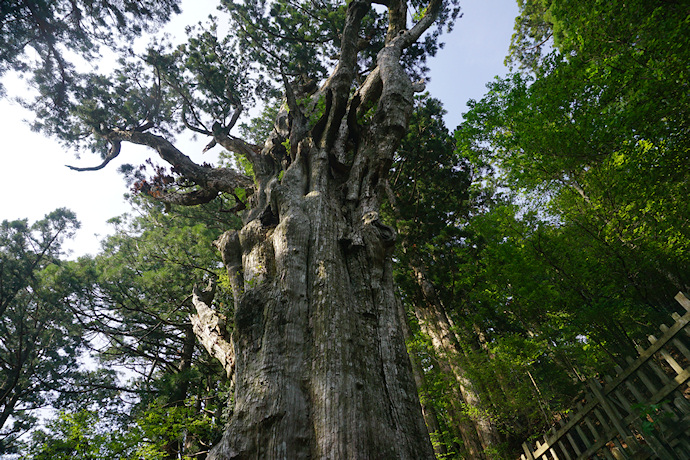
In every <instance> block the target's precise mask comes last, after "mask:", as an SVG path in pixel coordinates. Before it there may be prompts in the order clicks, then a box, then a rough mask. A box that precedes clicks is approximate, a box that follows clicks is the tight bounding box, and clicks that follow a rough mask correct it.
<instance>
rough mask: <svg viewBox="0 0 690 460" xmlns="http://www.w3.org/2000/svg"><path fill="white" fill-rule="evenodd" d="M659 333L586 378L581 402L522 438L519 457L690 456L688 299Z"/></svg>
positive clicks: (684, 458) (534, 459)
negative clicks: (634, 354) (610, 371)
mask: <svg viewBox="0 0 690 460" xmlns="http://www.w3.org/2000/svg"><path fill="white" fill-rule="evenodd" d="M676 300H677V301H678V303H680V304H681V305H682V306H683V307H684V308H685V310H686V311H685V314H684V315H683V316H680V315H678V314H676V313H674V314H673V319H674V320H675V323H674V324H673V326H671V327H667V326H666V325H662V326H661V327H660V329H661V337H659V338H657V337H655V336H653V335H650V336H649V341H650V342H651V346H650V347H649V348H647V349H646V350H645V349H642V348H639V349H638V351H639V352H640V356H639V357H638V358H637V359H632V358H628V360H627V361H628V366H627V368H626V369H622V368H621V367H620V366H616V368H615V370H616V376H615V377H614V378H611V377H608V376H607V377H606V378H604V385H603V386H602V385H601V383H600V382H599V381H598V380H590V381H589V382H588V384H589V392H588V394H587V396H586V400H585V401H586V402H585V403H584V404H580V405H578V407H577V410H575V411H574V414H573V415H572V416H570V417H569V418H566V419H564V420H562V421H561V422H560V423H559V425H558V426H556V427H553V428H552V429H551V431H549V433H547V434H546V435H545V436H544V437H543V439H542V440H541V441H539V440H538V441H536V443H535V444H532V443H524V444H523V445H522V448H523V450H524V452H525V453H524V454H523V455H521V459H522V460H537V459H538V460H575V459H613V460H619V459H635V460H637V459H639V460H643V459H647V458H660V459H663V460H666V459H669V460H671V459H678V460H688V459H690V381H689V378H690V351H688V348H690V325H689V324H688V323H689V322H690V300H688V298H687V297H685V296H684V295H683V294H682V293H680V292H679V293H678V295H677V296H676Z"/></svg>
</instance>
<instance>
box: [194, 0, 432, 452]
mask: <svg viewBox="0 0 690 460" xmlns="http://www.w3.org/2000/svg"><path fill="white" fill-rule="evenodd" d="M398 6H399V7H400V8H403V7H402V6H400V5H398ZM369 7H370V5H369V4H367V3H364V2H352V3H350V6H349V7H348V12H347V20H346V25H345V29H344V30H343V46H342V53H341V56H340V61H339V64H338V66H337V67H336V69H335V70H334V73H333V74H332V76H331V78H330V79H329V80H328V81H327V82H326V83H325V84H324V85H323V86H322V88H321V89H320V90H319V91H318V92H317V93H316V94H314V95H311V96H310V101H311V102H310V103H309V104H307V107H303V106H301V105H299V104H298V102H297V101H298V100H297V98H296V96H295V94H294V92H293V89H292V88H291V86H290V85H289V83H287V81H286V87H287V102H286V105H287V107H285V108H284V110H283V111H282V112H281V113H280V115H279V117H278V120H277V121H276V124H275V130H274V132H273V134H272V136H271V138H270V139H269V140H268V141H267V142H266V144H265V145H264V147H263V149H262V150H261V151H260V152H258V151H256V150H252V149H251V148H246V147H242V148H238V146H237V140H236V139H234V138H230V137H229V136H227V135H224V134H222V133H220V134H218V135H217V136H216V138H215V140H216V141H217V142H218V143H219V144H221V145H223V146H225V147H226V148H229V149H232V150H234V151H238V150H241V151H243V153H244V154H245V155H246V156H247V157H248V158H249V160H250V161H252V163H253V165H254V171H255V174H256V181H257V187H256V192H255V194H254V196H253V198H252V203H251V209H250V210H249V211H248V212H247V213H246V215H245V216H244V227H243V228H242V229H241V230H240V231H239V232H229V233H226V234H225V235H224V236H223V237H222V238H221V239H220V240H219V241H218V243H217V245H218V247H219V249H220V250H221V252H222V255H223V260H224V263H225V265H226V267H227V268H228V275H229V278H230V281H231V284H232V285H233V287H234V289H233V290H234V291H235V292H234V293H235V299H236V305H235V317H234V329H233V332H232V337H231V339H230V340H228V339H226V338H223V337H222V336H223V332H222V329H223V327H222V322H223V321H222V319H221V320H220V321H219V319H218V318H217V317H216V318H215V319H213V318H212V316H213V315H211V317H209V316H208V310H204V305H207V304H208V300H209V298H210V296H209V295H206V296H204V295H203V294H202V293H199V292H197V295H196V296H195V304H196V305H197V309H198V310H199V312H200V313H202V312H205V313H204V314H206V315H207V319H206V320H202V316H203V314H200V315H199V316H198V317H197V318H196V319H195V322H197V323H198V325H197V326H195V331H197V333H198V334H199V335H200V337H201V338H202V342H203V343H204V344H207V343H208V344H211V345H210V346H208V345H207V348H209V351H211V352H212V353H215V354H216V356H218V357H219V358H221V361H222V362H224V363H226V369H228V370H229V373H233V374H234V379H235V396H234V402H233V404H234V405H233V407H232V409H233V413H232V417H231V420H230V423H229V425H228V427H227V430H226V431H225V435H224V436H223V439H222V441H221V443H220V444H219V445H218V446H216V447H215V448H214V449H213V451H212V452H211V454H210V456H209V458H212V459H235V458H238V459H239V458H261V459H279V458H287V459H299V458H322V459H350V458H351V459H354V458H360V459H379V458H380V459H384V458H385V459H389V458H390V459H431V458H434V454H433V450H432V448H431V444H430V442H429V438H428V434H427V430H426V427H425V425H424V419H423V417H422V413H421V410H420V405H419V400H418V396H417V392H416V388H415V384H414V381H413V378H412V373H411V368H410V362H409V359H408V356H407V353H406V350H405V345H404V340H403V335H402V329H401V324H400V320H399V316H398V314H397V311H396V299H395V295H394V292H395V291H394V289H393V280H392V268H391V252H392V248H393V244H394V241H395V233H394V231H393V230H392V229H391V228H390V227H388V226H386V225H384V224H383V223H382V222H381V221H380V220H379V217H378V212H377V211H378V208H379V205H380V200H381V196H382V195H384V187H385V186H386V176H387V173H388V168H389V167H390V164H391V161H392V157H393V153H394V151H395V149H396V148H397V146H398V144H399V141H400V138H401V137H402V135H403V134H404V132H405V130H406V127H407V122H408V118H409V114H410V112H411V109H412V103H413V92H414V89H413V84H412V83H411V81H410V78H409V77H408V76H407V74H406V73H405V72H404V70H403V68H402V65H401V64H400V57H401V53H402V51H403V50H404V48H405V47H406V46H409V44H410V43H412V42H413V41H414V40H416V39H417V38H418V37H419V35H420V34H421V32H422V31H423V30H424V29H425V28H426V27H428V25H429V24H430V22H429V21H431V20H432V18H433V14H435V11H433V10H434V9H436V10H437V9H438V7H439V5H438V4H433V3H432V8H431V11H432V14H430V15H429V17H428V18H427V19H426V22H427V24H421V23H420V24H421V25H419V24H418V25H419V27H415V28H413V29H411V30H404V22H403V26H401V25H400V24H399V23H398V24H393V23H392V24H391V29H392V32H391V30H389V40H388V43H387V45H386V47H385V48H384V49H383V50H382V51H381V52H380V53H379V56H378V61H377V63H378V66H377V68H376V69H375V70H374V71H372V72H371V73H370V74H369V76H368V77H367V79H366V81H365V82H364V83H363V84H362V85H361V86H360V87H359V89H358V90H357V91H356V92H355V93H354V95H352V97H351V94H350V88H351V85H352V82H353V79H354V69H355V60H356V53H357V48H356V44H355V43H356V40H357V30H358V27H359V21H360V20H361V17H362V16H363V14H364V12H365V11H366V9H368V8H369ZM403 17H404V16H403ZM423 21H424V20H423ZM298 91H299V90H298ZM300 96H302V97H301V98H300V100H304V97H303V95H301V94H300ZM318 102H321V103H322V104H321V105H324V104H325V110H324V112H323V113H322V114H319V115H320V118H319V120H318V121H317V122H315V123H314V124H310V123H309V122H308V121H307V120H308V118H312V119H313V116H312V117H307V116H305V113H306V114H307V115H309V114H310V112H311V113H312V114H313V111H314V110H316V107H317V106H318V105H319V104H317V103H318ZM372 105H373V106H375V111H374V114H373V118H372V121H371V123H370V124H369V125H368V126H360V125H359V123H358V121H357V120H358V117H361V115H362V114H363V113H364V112H366V111H367V110H368V109H369V108H370V107H372ZM286 141H287V142H286ZM205 297H206V299H204V298H205ZM209 318H211V319H209ZM209 322H210V323H211V327H206V328H204V324H202V323H207V324H208V323H209ZM219 324H220V325H221V326H219ZM204 331H206V333H205V332H204ZM214 331H215V332H214ZM230 343H231V344H232V347H228V346H226V345H227V344H230ZM224 344H225V345H224Z"/></svg>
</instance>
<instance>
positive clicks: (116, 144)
mask: <svg viewBox="0 0 690 460" xmlns="http://www.w3.org/2000/svg"><path fill="white" fill-rule="evenodd" d="M121 147H122V145H121V142H120V141H119V140H113V141H111V143H110V151H109V152H108V154H107V155H106V157H105V158H104V159H103V163H101V164H99V165H98V166H91V167H87V168H80V167H78V166H70V165H65V166H67V167H68V168H69V169H71V170H72V171H98V170H99V169H103V168H105V167H106V165H107V164H108V163H110V162H111V161H112V160H114V159H115V158H117V156H118V155H119V154H120V148H121Z"/></svg>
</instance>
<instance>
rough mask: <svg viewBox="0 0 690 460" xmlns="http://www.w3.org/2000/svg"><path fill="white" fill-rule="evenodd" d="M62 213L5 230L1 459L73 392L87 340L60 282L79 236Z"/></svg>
mask: <svg viewBox="0 0 690 460" xmlns="http://www.w3.org/2000/svg"><path fill="white" fill-rule="evenodd" d="M78 226H79V223H78V222H77V220H76V218H75V216H74V214H73V213H71V212H70V211H68V210H65V209H59V210H56V211H54V212H52V213H50V214H49V215H47V216H46V217H45V218H44V219H42V220H40V221H37V222H35V223H34V224H32V225H29V224H28V222H27V221H26V220H16V221H3V222H2V223H1V224H0V452H2V451H4V450H6V449H11V448H12V446H13V444H14V441H15V440H16V439H17V438H18V437H19V436H20V435H22V434H24V432H25V431H27V430H28V429H30V428H31V427H32V426H33V423H35V413H34V412H33V410H34V409H38V408H41V407H45V406H46V405H49V404H51V403H53V404H55V403H59V401H58V399H57V396H58V395H59V394H58V393H56V392H55V391H56V390H62V391H66V390H69V389H72V388H73V387H74V381H75V379H77V378H78V375H79V369H78V358H79V356H80V354H81V352H82V351H83V344H84V337H83V336H82V330H81V328H80V326H79V324H78V323H77V322H76V321H75V319H74V316H73V314H72V308H73V299H72V298H71V292H70V290H69V288H68V287H67V286H66V285H65V284H64V283H63V279H61V275H60V272H61V268H60V266H59V265H60V260H59V257H60V256H61V254H62V253H61V244H62V242H63V240H64V239H65V238H67V237H70V236H71V235H72V234H73V232H74V230H75V229H76V228H78Z"/></svg>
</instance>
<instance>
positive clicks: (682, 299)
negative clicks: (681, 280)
mask: <svg viewBox="0 0 690 460" xmlns="http://www.w3.org/2000/svg"><path fill="white" fill-rule="evenodd" d="M674 299H676V301H677V302H678V303H679V304H681V305H682V306H683V308H685V309H686V310H687V311H690V300H688V298H687V296H686V295H685V294H683V293H682V292H678V294H676V296H675V297H674Z"/></svg>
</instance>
